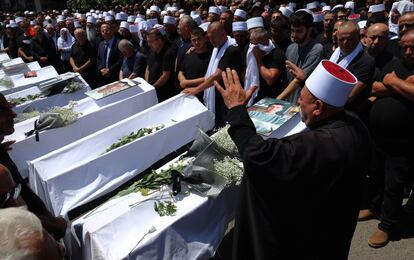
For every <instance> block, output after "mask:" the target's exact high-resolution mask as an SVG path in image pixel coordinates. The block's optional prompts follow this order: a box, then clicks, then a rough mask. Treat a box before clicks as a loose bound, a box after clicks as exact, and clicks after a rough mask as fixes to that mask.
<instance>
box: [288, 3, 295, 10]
mask: <svg viewBox="0 0 414 260" xmlns="http://www.w3.org/2000/svg"><path fill="white" fill-rule="evenodd" d="M287 6H288V7H291V8H292V9H293V10H295V9H296V3H294V2H289V3H288V5H287Z"/></svg>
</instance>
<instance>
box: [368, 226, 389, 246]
mask: <svg viewBox="0 0 414 260" xmlns="http://www.w3.org/2000/svg"><path fill="white" fill-rule="evenodd" d="M389 241H390V235H389V234H388V233H387V232H385V231H382V230H381V229H377V231H375V232H374V234H372V235H371V237H370V238H369V239H368V245H369V246H370V247H373V248H380V247H384V246H386V245H387V244H388V242H389Z"/></svg>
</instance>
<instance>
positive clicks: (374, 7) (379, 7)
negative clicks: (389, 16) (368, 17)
mask: <svg viewBox="0 0 414 260" xmlns="http://www.w3.org/2000/svg"><path fill="white" fill-rule="evenodd" d="M384 11H385V5H384V4H378V5H371V6H370V7H369V9H368V13H379V12H384Z"/></svg>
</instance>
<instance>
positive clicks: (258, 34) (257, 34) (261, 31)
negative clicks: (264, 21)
mask: <svg viewBox="0 0 414 260" xmlns="http://www.w3.org/2000/svg"><path fill="white" fill-rule="evenodd" d="M265 36H269V33H268V32H267V30H266V29H265V28H255V29H252V30H251V31H250V38H262V37H265Z"/></svg>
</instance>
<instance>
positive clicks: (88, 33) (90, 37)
mask: <svg viewBox="0 0 414 260" xmlns="http://www.w3.org/2000/svg"><path fill="white" fill-rule="evenodd" d="M86 36H87V37H88V41H89V42H95V40H96V30H95V29H93V28H89V27H86Z"/></svg>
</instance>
